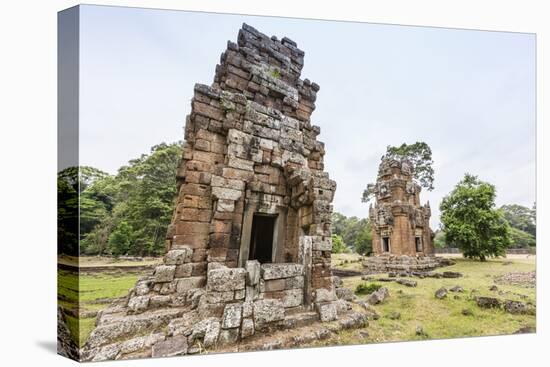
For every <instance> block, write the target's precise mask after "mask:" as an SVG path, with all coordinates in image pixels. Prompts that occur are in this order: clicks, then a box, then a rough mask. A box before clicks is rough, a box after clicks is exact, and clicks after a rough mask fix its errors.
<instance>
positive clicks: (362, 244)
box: [355, 221, 372, 255]
mask: <svg viewBox="0 0 550 367" xmlns="http://www.w3.org/2000/svg"><path fill="white" fill-rule="evenodd" d="M355 251H356V252H357V253H358V254H361V255H368V254H370V253H372V231H371V227H370V222H369V221H366V224H365V225H363V227H362V228H361V231H360V232H359V234H358V236H357V239H356V240H355Z"/></svg>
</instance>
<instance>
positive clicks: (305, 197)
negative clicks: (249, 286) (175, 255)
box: [155, 24, 336, 304]
mask: <svg viewBox="0 0 550 367" xmlns="http://www.w3.org/2000/svg"><path fill="white" fill-rule="evenodd" d="M303 64H304V52H303V51H301V50H300V49H298V48H297V46H296V43H295V42H293V41H291V40H290V39H288V38H283V39H282V40H281V41H279V40H277V39H276V38H275V37H271V38H269V37H267V36H265V35H264V34H261V33H260V32H258V31H257V30H255V29H254V28H252V27H250V26H248V25H246V24H244V25H243V27H242V29H241V30H240V31H239V36H238V43H237V44H235V43H232V42H228V47H227V50H226V51H225V52H224V53H223V54H222V55H221V60H220V64H219V65H218V66H217V67H216V76H215V78H214V83H213V84H212V86H206V85H199V84H197V85H196V86H195V95H194V98H193V101H192V111H191V114H190V115H189V116H188V119H187V123H186V127H185V146H184V153H183V159H182V163H181V165H180V168H179V170H178V174H177V177H178V187H179V196H178V200H177V206H176V210H175V212H174V217H173V220H172V225H171V226H170V229H169V231H168V235H167V240H168V248H169V249H171V250H178V249H185V250H186V251H189V253H188V256H189V259H190V261H189V262H185V263H184V264H181V265H179V266H177V269H176V268H170V269H167V268H166V269H164V268H163V269H160V270H161V272H162V271H169V272H170V274H171V273H172V272H173V273H174V277H173V278H171V277H170V276H168V277H167V278H162V280H163V282H159V284H160V283H162V284H161V285H155V290H158V291H159V292H161V293H168V292H170V290H172V289H177V291H178V292H180V293H181V292H183V291H185V290H189V289H193V288H198V287H202V286H204V284H205V282H206V277H205V276H206V275H207V270H208V264H209V263H222V264H224V265H226V266H227V267H237V266H241V267H242V266H244V265H245V263H246V261H247V260H248V256H247V255H248V253H247V251H248V245H249V233H250V226H251V221H252V216H253V214H254V213H264V214H273V215H275V214H276V215H278V217H279V219H278V220H279V222H278V227H279V228H278V233H279V235H278V238H277V246H276V249H275V253H274V256H273V262H278V263H283V262H288V263H300V264H302V265H304V266H305V270H304V276H305V277H306V279H307V283H308V285H307V287H306V288H307V290H306V294H305V295H304V300H305V302H307V303H310V304H311V303H312V302H314V301H318V302H324V301H326V300H327V297H323V296H321V295H319V293H321V294H323V293H324V292H325V290H328V291H329V292H330V291H331V290H332V289H333V286H332V283H331V279H332V278H331V276H332V274H331V271H330V251H331V248H332V244H331V241H330V234H331V233H330V214H331V212H332V206H331V204H330V203H331V201H332V199H333V196H334V191H335V188H336V184H335V182H334V181H332V180H330V179H329V177H328V174H327V173H326V172H324V171H323V168H324V165H323V156H324V154H325V150H324V144H323V143H321V142H319V141H317V140H316V137H317V135H318V134H319V133H320V128H319V127H318V126H315V125H312V124H311V121H310V117H311V114H312V112H313V110H314V109H315V104H314V102H315V99H316V94H317V92H318V91H319V86H318V85H317V84H315V83H311V82H310V81H309V80H308V79H305V80H302V79H300V72H301V69H302V67H303ZM167 266H168V265H167ZM157 273H158V272H157ZM169 279H172V280H170V283H169V282H168V281H167V280H169ZM174 279H176V280H177V281H174Z"/></svg>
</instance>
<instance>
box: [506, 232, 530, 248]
mask: <svg viewBox="0 0 550 367" xmlns="http://www.w3.org/2000/svg"><path fill="white" fill-rule="evenodd" d="M510 235H511V237H512V246H513V247H515V248H529V247H535V246H536V240H535V237H534V236H533V235H532V234H530V233H527V232H524V231H522V230H519V229H517V228H514V227H510Z"/></svg>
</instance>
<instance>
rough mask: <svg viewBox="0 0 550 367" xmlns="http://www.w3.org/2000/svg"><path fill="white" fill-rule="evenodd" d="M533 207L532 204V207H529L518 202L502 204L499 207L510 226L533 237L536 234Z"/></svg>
mask: <svg viewBox="0 0 550 367" xmlns="http://www.w3.org/2000/svg"><path fill="white" fill-rule="evenodd" d="M535 208H536V207H535V206H534V205H533V209H531V208H527V207H525V206H523V205H518V204H510V205H503V206H501V207H500V209H501V210H502V212H503V213H504V218H506V220H507V221H508V223H509V224H510V226H512V227H513V228H516V229H518V230H520V231H523V232H527V233H529V234H530V235H531V236H533V237H536V236H537V224H536V209H535Z"/></svg>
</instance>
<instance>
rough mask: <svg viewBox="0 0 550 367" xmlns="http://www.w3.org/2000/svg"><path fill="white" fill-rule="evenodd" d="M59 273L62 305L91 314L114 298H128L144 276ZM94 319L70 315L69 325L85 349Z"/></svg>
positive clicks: (117, 273) (59, 291)
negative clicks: (129, 292)
mask: <svg viewBox="0 0 550 367" xmlns="http://www.w3.org/2000/svg"><path fill="white" fill-rule="evenodd" d="M144 272H147V271H144ZM57 274H58V302H59V305H60V306H62V307H63V308H65V309H68V310H74V311H75V312H77V313H78V312H80V313H81V314H82V313H87V314H92V315H93V314H95V312H97V311H100V310H102V309H104V308H106V307H107V306H108V305H109V303H110V302H112V301H113V300H114V299H116V298H119V297H124V296H126V295H127V294H128V290H129V289H130V288H132V287H133V286H134V285H135V283H136V281H137V279H138V278H139V277H140V276H141V275H143V274H142V273H140V272H132V273H127V272H123V271H114V272H113V271H108V272H101V273H100V272H95V273H90V272H84V273H80V277H79V276H78V275H77V274H76V273H74V272H69V271H66V270H59V271H58V273H57ZM95 319H96V318H95V316H92V317H81V318H80V320H79V319H78V318H76V316H75V315H67V326H68V327H69V330H70V331H71V335H72V336H73V339H74V340H75V342H76V343H77V344H78V345H81V346H82V345H84V343H85V342H86V339H87V338H88V336H89V335H90V333H91V331H92V330H93V328H94V326H95Z"/></svg>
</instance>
